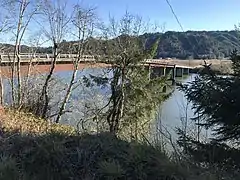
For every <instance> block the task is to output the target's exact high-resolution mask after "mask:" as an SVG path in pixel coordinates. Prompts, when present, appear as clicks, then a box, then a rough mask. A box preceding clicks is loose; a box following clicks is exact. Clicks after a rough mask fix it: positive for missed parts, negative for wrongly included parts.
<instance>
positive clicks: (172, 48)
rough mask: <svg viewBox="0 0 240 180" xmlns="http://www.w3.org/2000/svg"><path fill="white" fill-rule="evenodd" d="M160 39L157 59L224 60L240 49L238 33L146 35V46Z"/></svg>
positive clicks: (200, 32)
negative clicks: (233, 51) (234, 50)
mask: <svg viewBox="0 0 240 180" xmlns="http://www.w3.org/2000/svg"><path fill="white" fill-rule="evenodd" d="M158 37H160V41H159V45H158V54H157V58H160V57H162V58H166V57H176V58H179V59H188V58H190V59H192V58H194V59H198V58H210V59H214V58H224V57H229V55H230V52H232V50H233V49H239V48H240V43H239V34H238V32H237V31H187V32H171V31H169V32H166V33H164V34H160V33H150V34H144V35H143V36H142V38H143V39H145V40H146V46H147V47H148V46H151V44H152V43H153V42H154V40H155V39H156V38H158Z"/></svg>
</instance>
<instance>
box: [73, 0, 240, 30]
mask: <svg viewBox="0 0 240 180" xmlns="http://www.w3.org/2000/svg"><path fill="white" fill-rule="evenodd" d="M71 1H79V0H71ZM169 2H170V4H171V5H172V7H173V9H174V11H175V13H176V15H177V16H178V18H179V21H180V23H181V24H182V26H183V29H184V31H187V30H233V29H234V25H236V24H238V23H240V10H239V9H240V0H169ZM82 3H83V4H84V5H86V6H94V7H96V8H97V13H98V15H99V16H100V17H101V18H102V20H104V21H106V20H107V19H108V17H109V14H111V16H114V17H116V18H119V17H121V16H122V15H123V14H124V13H125V11H126V10H127V11H129V12H130V13H133V14H137V15H140V16H141V17H143V19H145V20H146V21H148V20H149V19H150V20H151V22H153V23H157V24H158V25H163V24H165V30H166V31H181V28H180V26H179V25H178V23H177V21H176V19H175V18H174V16H173V14H172V12H171V9H170V7H169V6H168V4H167V2H166V0H83V1H82Z"/></svg>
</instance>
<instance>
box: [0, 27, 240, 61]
mask: <svg viewBox="0 0 240 180" xmlns="http://www.w3.org/2000/svg"><path fill="white" fill-rule="evenodd" d="M139 38H140V39H141V40H142V41H143V42H144V43H145V47H146V48H147V49H148V48H149V47H152V45H153V43H154V42H155V40H156V39H157V38H160V41H159V44H158V50H157V55H156V58H167V57H169V58H178V59H205V58H206V59H216V58H219V59H222V58H227V57H229V55H230V53H231V52H232V51H233V50H234V49H238V50H239V49H240V43H239V42H240V41H239V40H240V39H239V38H240V37H239V32H238V31H186V32H174V31H168V32H165V33H146V34H143V35H141V36H139ZM112 41H114V39H112V40H111V42H112ZM88 42H89V43H88V50H89V52H91V53H93V54H104V47H105V46H106V42H104V41H103V40H98V39H95V38H89V41H88ZM74 44H75V45H76V44H77V42H76V41H66V40H64V41H63V42H62V44H61V46H60V47H61V51H62V53H74ZM0 49H1V50H4V51H5V52H9V51H12V52H13V49H14V47H13V46H12V45H10V44H0ZM33 50H36V49H35V48H30V47H27V46H24V45H23V46H22V52H23V53H27V52H32V51H33ZM37 52H38V53H51V47H48V48H43V47H40V48H37Z"/></svg>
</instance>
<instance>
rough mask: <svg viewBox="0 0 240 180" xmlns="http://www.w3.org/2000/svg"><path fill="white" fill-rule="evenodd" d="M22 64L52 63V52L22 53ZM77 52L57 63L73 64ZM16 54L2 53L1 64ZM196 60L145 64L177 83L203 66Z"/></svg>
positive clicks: (88, 59) (91, 60)
mask: <svg viewBox="0 0 240 180" xmlns="http://www.w3.org/2000/svg"><path fill="white" fill-rule="evenodd" d="M19 56H20V59H21V64H23V65H24V64H29V62H30V60H31V62H32V63H33V64H51V62H52V59H53V55H52V54H20V55H19ZM77 57H78V56H77V54H58V57H57V64H71V63H72V62H73V60H74V59H76V58H77ZM13 58H14V54H0V60H1V61H0V63H1V65H2V66H3V65H6V66H9V65H11V64H12V63H13ZM192 61H195V60H190V61H189V60H169V59H147V60H146V61H144V62H143V65H144V66H145V67H146V68H147V69H148V70H149V73H150V77H151V78H154V77H159V76H166V75H167V74H171V80H172V83H173V84H175V78H176V77H182V76H183V75H188V74H189V70H191V69H194V68H196V67H199V66H201V65H200V64H196V63H195V64H191V62H192ZM81 63H98V62H97V61H96V59H95V58H94V56H92V55H84V56H83V57H82V58H81Z"/></svg>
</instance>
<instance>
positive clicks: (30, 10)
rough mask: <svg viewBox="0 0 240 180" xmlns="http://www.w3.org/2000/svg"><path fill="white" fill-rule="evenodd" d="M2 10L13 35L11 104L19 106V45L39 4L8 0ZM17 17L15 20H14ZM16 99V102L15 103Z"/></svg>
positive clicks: (20, 94)
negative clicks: (5, 11)
mask: <svg viewBox="0 0 240 180" xmlns="http://www.w3.org/2000/svg"><path fill="white" fill-rule="evenodd" d="M4 2H5V3H4V8H5V9H6V10H7V13H8V14H10V17H9V18H10V19H11V20H10V23H11V25H10V27H11V29H12V32H13V34H14V41H15V43H14V52H13V58H12V57H11V56H10V55H9V60H10V62H11V68H12V69H11V90H12V92H11V93H12V102H13V103H14V104H15V105H17V106H20V105H21V101H22V80H21V56H20V54H21V45H22V41H23V38H24V36H25V33H26V30H27V28H28V26H29V25H30V22H31V20H32V18H33V16H34V15H35V14H37V12H38V10H39V7H40V4H39V2H38V1H33V0H10V1H4ZM16 17H17V18H16ZM16 75H17V95H16V94H15V83H14V81H15V80H14V79H15V76H16ZM16 97H17V101H15V100H16V99H15V98H16Z"/></svg>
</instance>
